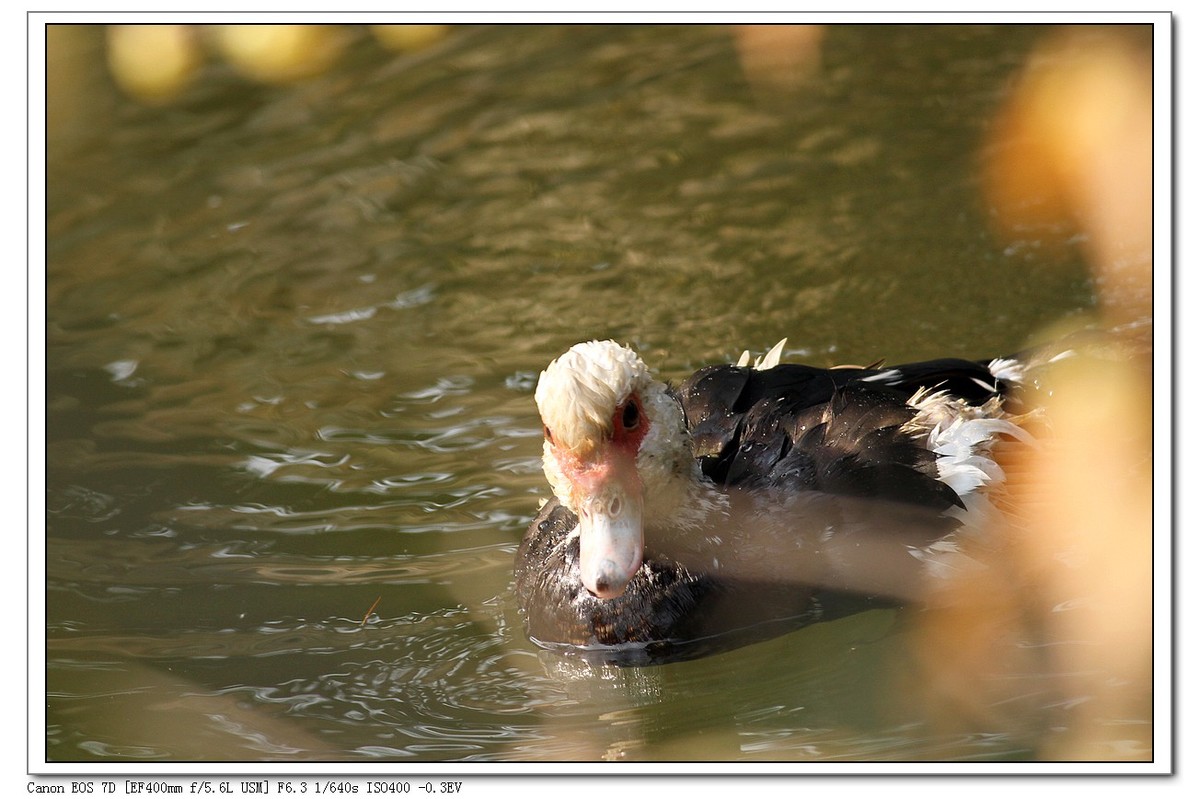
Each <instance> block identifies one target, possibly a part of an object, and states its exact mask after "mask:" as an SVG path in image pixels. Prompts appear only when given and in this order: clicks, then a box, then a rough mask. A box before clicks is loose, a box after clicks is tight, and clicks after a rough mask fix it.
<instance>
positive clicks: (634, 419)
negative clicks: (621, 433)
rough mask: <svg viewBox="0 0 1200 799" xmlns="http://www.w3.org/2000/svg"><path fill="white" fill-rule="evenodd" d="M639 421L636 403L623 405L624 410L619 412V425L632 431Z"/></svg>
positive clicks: (631, 402)
mask: <svg viewBox="0 0 1200 799" xmlns="http://www.w3.org/2000/svg"><path fill="white" fill-rule="evenodd" d="M639 419H640V415H639V412H638V406H637V403H636V402H633V401H632V400H630V401H629V402H627V403H625V408H624V410H622V411H621V424H623V425H624V426H625V429H626V430H632V429H634V428H635V427H637V426H638V421H639Z"/></svg>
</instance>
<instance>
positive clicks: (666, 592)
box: [515, 340, 1029, 662]
mask: <svg viewBox="0 0 1200 799" xmlns="http://www.w3.org/2000/svg"><path fill="white" fill-rule="evenodd" d="M785 341H786V340H785ZM785 341H781V342H780V343H779V344H778V345H776V347H775V348H774V349H772V350H771V351H770V352H769V353H767V355H765V356H764V357H762V358H760V359H758V361H757V362H755V363H754V364H750V362H749V354H748V353H747V354H744V355H743V356H742V359H741V361H739V363H737V364H736V365H718V366H709V367H706V368H703V369H701V370H700V371H698V372H696V373H695V374H693V375H692V376H691V377H689V378H688V379H687V380H686V381H684V382H683V384H682V385H680V386H679V387H678V388H671V387H668V386H667V385H666V384H665V383H663V382H660V381H658V380H656V379H655V378H654V377H653V376H652V375H651V372H650V370H649V369H648V368H647V367H646V365H645V364H644V363H643V362H642V360H641V359H640V358H639V357H638V356H637V354H636V353H634V352H633V350H631V349H629V348H628V347H624V346H621V345H620V344H617V343H616V342H613V341H589V342H585V343H582V344H577V345H576V346H574V347H572V348H571V349H570V350H569V351H567V352H566V353H565V354H563V355H562V356H560V357H559V358H558V359H556V360H555V361H553V362H552V363H551V364H550V365H549V366H548V367H547V368H546V370H545V371H543V372H542V374H541V377H540V379H539V381H538V385H537V389H536V392H535V399H536V402H537V407H538V410H539V412H540V414H541V419H542V422H543V426H544V429H543V432H544V436H545V441H544V444H543V467H544V471H545V473H546V477H547V479H548V480H549V482H550V485H551V488H552V489H553V492H554V498H553V499H551V500H550V501H548V502H547V503H546V504H545V505H544V506H543V507H542V509H541V511H540V512H539V514H538V515H537V517H536V518H535V519H534V520H533V522H532V524H531V525H530V527H529V529H528V531H527V533H526V534H525V536H524V539H523V540H522V542H521V544H520V546H519V548H518V552H517V557H516V568H515V589H516V593H517V597H518V601H519V603H520V606H521V609H522V612H523V614H524V616H525V621H526V625H527V628H528V632H529V635H530V637H531V638H532V639H533V640H534V641H535V642H537V643H539V644H541V645H543V646H545V647H548V648H555V647H569V648H572V649H576V650H580V651H583V650H587V651H592V652H596V651H600V652H608V653H609V654H610V655H612V654H613V653H621V652H624V653H625V654H624V655H620V654H618V655H617V656H614V657H611V658H609V659H612V660H614V661H616V662H658V661H663V660H672V659H679V658H683V657H694V656H696V655H697V654H703V653H704V652H706V651H710V650H711V649H712V648H718V649H723V648H729V647H730V646H737V645H740V644H741V643H742V642H748V641H749V640H757V639H760V638H762V637H766V636H770V635H776V634H779V633H780V632H784V631H787V630H789V629H794V628H796V627H798V626H803V625H805V624H810V623H813V622H816V621H822V620H828V619H832V618H836V617H838V616H842V615H846V614H848V613H853V612H858V611H861V610H863V609H866V608H870V607H875V606H878V605H894V604H896V603H898V602H899V601H902V600H903V599H905V598H907V597H909V596H911V594H912V593H913V590H914V585H915V583H916V582H917V581H919V580H920V579H922V574H923V571H922V570H923V569H927V568H929V567H930V566H931V565H934V564H939V563H940V564H943V565H944V564H945V563H946V560H945V559H946V558H953V556H954V555H955V547H954V545H953V543H952V541H951V542H949V543H948V540H947V536H951V534H952V533H953V531H954V530H955V529H956V527H957V526H958V525H959V524H960V522H961V519H962V518H963V516H964V513H965V511H966V508H967V505H968V504H969V503H970V502H972V500H973V498H974V497H976V496H978V495H979V494H980V489H982V488H984V487H986V486H988V485H989V484H993V483H996V482H998V481H1000V480H1002V479H1003V473H1002V471H1001V469H1000V467H999V466H997V464H996V463H995V461H994V460H993V459H992V457H991V449H992V447H993V445H994V443H995V442H997V441H998V440H999V439H1001V438H1007V439H1013V440H1018V441H1027V440H1028V439H1029V434H1028V433H1027V432H1026V431H1025V430H1023V429H1022V428H1021V427H1020V426H1019V425H1018V423H1017V422H1018V421H1019V420H1018V419H1015V417H1014V416H1013V414H1012V413H1010V412H1009V411H1008V410H1006V407H1005V406H1006V403H1007V402H1008V400H1007V399H1006V398H1007V396H1008V392H1009V390H1010V388H1011V387H1012V386H1013V385H1014V384H1016V383H1018V382H1019V381H1020V379H1021V376H1022V372H1023V367H1022V365H1021V363H1019V362H1018V361H1017V360H1015V359H994V360H990V361H979V362H975V361H967V360H959V359H941V360H934V361H926V362H922V363H913V364H907V365H903V366H894V367H883V366H878V365H876V366H874V367H865V368H864V367H836V368H832V369H823V368H816V367H811V366H803V365H799V364H781V363H780V362H779V361H780V356H781V353H782V350H783V346H784V344H785ZM717 639H721V640H720V641H718V640H717ZM631 652H634V653H637V654H636V656H630V654H629V653H631Z"/></svg>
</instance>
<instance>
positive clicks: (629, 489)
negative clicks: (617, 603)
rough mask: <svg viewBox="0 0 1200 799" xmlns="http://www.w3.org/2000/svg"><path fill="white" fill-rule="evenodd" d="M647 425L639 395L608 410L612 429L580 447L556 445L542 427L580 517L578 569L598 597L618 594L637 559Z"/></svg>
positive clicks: (639, 550)
mask: <svg viewBox="0 0 1200 799" xmlns="http://www.w3.org/2000/svg"><path fill="white" fill-rule="evenodd" d="M648 429H649V422H648V421H647V419H646V415H645V412H644V411H643V409H642V403H641V398H640V397H638V396H637V394H633V395H631V396H630V397H629V398H628V399H626V401H625V402H622V403H620V404H618V406H617V408H616V410H615V411H614V412H613V418H612V434H611V436H609V437H606V438H605V439H603V440H601V441H599V442H596V443H595V444H594V445H593V446H590V447H588V448H587V449H585V450H583V451H576V452H569V451H565V450H561V449H559V448H558V446H557V445H556V444H555V441H554V438H553V432H552V431H551V430H549V429H547V430H546V437H547V440H548V441H549V442H550V444H551V446H553V447H554V457H555V458H556V459H557V460H558V463H559V467H560V469H561V470H562V473H563V474H564V475H565V476H566V478H567V480H568V481H569V482H570V487H569V489H568V492H569V496H568V500H569V503H570V505H571V507H572V508H574V509H575V510H576V512H577V513H578V515H579V518H580V571H581V578H582V580H583V583H584V585H585V586H586V587H587V588H588V590H589V591H591V592H592V593H593V594H595V595H596V596H598V597H600V598H601V599H613V598H616V597H619V596H620V595H621V594H622V593H623V592H624V590H625V585H626V584H627V583H628V582H629V580H630V578H632V577H633V575H634V573H636V572H637V570H638V568H640V566H641V562H642V520H641V516H642V481H641V478H640V477H639V476H638V471H637V454H638V450H639V449H640V448H641V445H642V441H643V440H644V439H645V437H646V432H647V430H648Z"/></svg>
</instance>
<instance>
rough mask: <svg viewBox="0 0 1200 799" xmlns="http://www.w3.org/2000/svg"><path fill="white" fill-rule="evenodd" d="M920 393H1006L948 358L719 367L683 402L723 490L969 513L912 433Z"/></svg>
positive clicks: (689, 389)
mask: <svg viewBox="0 0 1200 799" xmlns="http://www.w3.org/2000/svg"><path fill="white" fill-rule="evenodd" d="M993 387H996V388H995V389H993ZM920 388H929V389H934V390H946V391H949V392H950V393H951V394H953V395H955V396H958V397H961V398H963V399H966V400H967V401H968V402H972V403H982V402H985V401H987V400H988V399H990V398H991V397H993V396H995V395H996V393H997V391H1001V390H1003V386H997V381H996V378H995V377H993V376H992V374H991V372H989V371H988V369H987V366H986V365H985V364H983V363H975V362H972V361H965V360H957V359H941V360H937V361H927V362H923V363H917V364H909V365H905V366H899V367H893V368H877V369H856V368H842V369H818V368H815V367H809V366H801V365H798V364H784V365H781V366H777V367H775V368H773V369H767V370H763V371H758V370H754V369H750V368H748V367H737V366H711V367H708V368H706V369H702V370H700V371H699V372H697V373H696V374H695V375H693V376H692V377H691V378H690V379H688V380H687V381H686V382H685V383H684V384H683V385H682V386H680V389H679V392H678V394H679V399H680V402H681V404H682V405H683V409H684V414H685V416H686V418H687V422H688V427H689V429H690V430H691V432H692V436H693V439H694V442H695V446H696V455H697V457H698V458H699V460H700V466H701V469H702V471H703V472H704V474H705V475H706V476H707V477H709V479H711V480H713V481H715V482H717V483H719V484H721V485H724V486H741V487H745V488H758V487H766V486H776V487H783V488H789V489H793V490H795V489H803V490H816V491H824V492H827V493H833V494H844V495H851V496H872V497H879V498H881V499H890V500H896V501H900V502H909V503H915V504H919V505H926V506H931V507H939V508H946V507H949V506H951V505H961V504H962V501H961V499H960V498H959V497H958V495H957V494H955V492H954V491H953V490H952V489H951V488H950V487H949V486H947V485H945V484H944V483H942V482H941V481H939V480H938V479H937V462H936V458H937V456H936V455H935V454H934V453H933V452H931V451H930V450H929V449H927V448H926V447H925V446H923V445H922V443H921V442H920V441H918V440H917V438H916V437H914V436H913V435H912V434H911V433H909V432H906V431H905V430H904V429H903V426H904V425H905V423H907V422H908V421H910V420H911V419H912V418H913V415H914V411H913V409H912V408H911V407H910V406H909V405H908V403H907V400H908V399H909V398H910V397H911V396H912V394H913V393H914V392H916V391H917V390H918V389H920Z"/></svg>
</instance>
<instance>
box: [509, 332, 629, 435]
mask: <svg viewBox="0 0 1200 799" xmlns="http://www.w3.org/2000/svg"><path fill="white" fill-rule="evenodd" d="M650 381H651V377H650V370H649V369H647V368H646V364H644V363H642V359H641V358H639V357H638V356H637V354H636V353H635V352H633V351H632V350H630V349H629V348H627V347H622V346H621V345H620V344H617V343H616V342H615V341H585V342H583V343H582V344H576V345H575V346H574V347H572V348H571V349H569V350H567V351H566V352H565V353H563V354H562V355H561V356H559V357H558V358H557V359H555V360H554V361H552V362H551V363H550V365H549V366H547V367H546V369H545V371H543V372H542V375H541V377H540V378H539V379H538V385H537V391H535V392H534V395H533V396H534V400H535V401H536V402H537V406H538V412H539V413H540V414H541V416H542V422H543V423H544V424H545V425H546V426H547V427H548V428H550V431H551V433H552V434H553V435H554V437H555V440H556V442H557V443H558V445H559V446H560V447H563V448H565V449H567V450H571V451H574V450H576V449H579V448H580V447H586V446H587V444H588V443H593V444H594V443H595V442H596V441H598V440H600V439H601V438H603V437H605V436H611V435H612V432H613V430H612V415H613V411H614V409H615V408H616V407H617V405H618V404H619V403H621V402H623V401H624V400H625V399H626V398H627V397H628V396H629V395H630V394H632V393H633V392H635V391H640V390H641V389H643V388H644V387H645V386H646V385H647V384H648V383H649V382H650Z"/></svg>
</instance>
